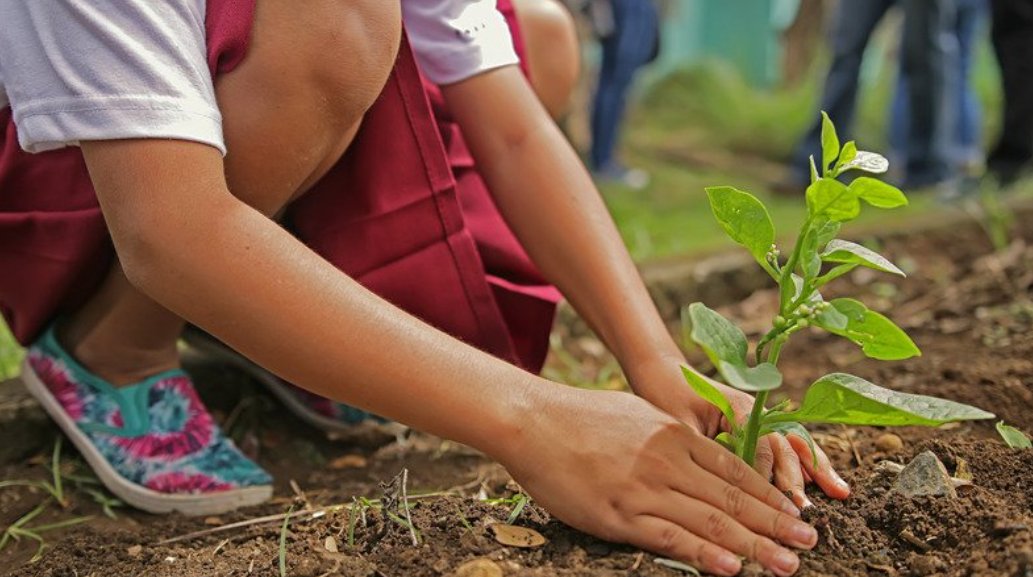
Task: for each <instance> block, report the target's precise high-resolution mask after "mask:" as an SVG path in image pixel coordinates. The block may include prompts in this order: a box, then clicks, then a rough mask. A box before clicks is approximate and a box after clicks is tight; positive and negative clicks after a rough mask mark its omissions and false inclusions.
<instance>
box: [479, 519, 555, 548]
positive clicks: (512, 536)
mask: <svg viewBox="0 0 1033 577" xmlns="http://www.w3.org/2000/svg"><path fill="white" fill-rule="evenodd" d="M491 530H492V532H494V533H495V540H496V541H498V542H499V543H502V544H503V545H508V546H509V547H520V548H523V549H531V548H534V547H541V546H542V545H544V544H545V542H546V541H545V537H543V536H542V534H541V533H539V532H538V531H535V530H534V529H528V528H527V527H518V526H516V525H506V524H504V523H498V524H495V525H492V526H491Z"/></svg>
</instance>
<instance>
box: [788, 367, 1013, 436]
mask: <svg viewBox="0 0 1033 577" xmlns="http://www.w3.org/2000/svg"><path fill="white" fill-rule="evenodd" d="M993 416H994V415H993V413H988V412H986V411H984V410H982V409H978V408H976V407H973V406H970V405H964V404H962V403H956V402H954V401H948V400H946V399H938V398H936V397H927V396H925V395H912V394H908V393H900V392H897V391H891V390H889V389H884V388H882V387H879V386H876V385H873V384H872V383H869V382H868V381H866V380H864V379H862V378H860V377H855V376H854V375H847V374H844V373H833V374H830V375H825V376H824V377H822V378H820V379H818V380H817V381H815V382H814V384H812V385H811V386H810V388H808V389H807V393H806V394H805V395H804V398H803V402H802V403H801V404H800V408H799V409H798V410H796V411H792V412H789V413H782V414H778V415H771V416H770V417H769V418H768V419H769V421H768V422H769V423H777V422H793V421H795V422H799V423H841V424H844V425H872V426H880V427H892V426H904V425H921V426H927V427H935V426H939V425H942V424H944V423H950V422H952V421H968V420H976V419H990V418H993Z"/></svg>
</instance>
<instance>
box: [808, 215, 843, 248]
mask: <svg viewBox="0 0 1033 577" xmlns="http://www.w3.org/2000/svg"><path fill="white" fill-rule="evenodd" d="M842 227H843V225H842V224H841V223H838V222H836V221H834V220H829V219H820V220H819V222H818V223H815V225H814V230H816V231H817V235H818V246H820V247H824V246H826V245H828V244H829V243H830V242H832V239H834V238H836V235H837V234H839V229H840V228H842Z"/></svg>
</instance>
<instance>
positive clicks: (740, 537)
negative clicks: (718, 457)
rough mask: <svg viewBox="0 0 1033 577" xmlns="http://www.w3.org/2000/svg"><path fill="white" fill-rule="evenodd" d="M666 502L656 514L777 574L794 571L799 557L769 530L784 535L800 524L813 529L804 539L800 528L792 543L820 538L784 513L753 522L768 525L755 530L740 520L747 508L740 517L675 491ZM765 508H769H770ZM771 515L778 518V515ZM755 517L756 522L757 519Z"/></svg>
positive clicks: (744, 515)
mask: <svg viewBox="0 0 1033 577" xmlns="http://www.w3.org/2000/svg"><path fill="white" fill-rule="evenodd" d="M710 483H713V484H716V485H718V487H716V489H717V491H718V492H724V491H725V488H724V487H721V485H725V484H724V483H721V482H720V481H717V480H716V479H715V480H713V481H708V484H710ZM725 487H727V485H725ZM733 489H734V487H733ZM665 502H666V503H668V504H669V506H667V507H665V508H664V510H663V511H662V512H657V513H654V514H655V515H656V516H658V517H661V518H663V519H666V520H668V521H671V522H673V523H675V524H677V525H679V526H681V527H684V528H685V529H687V530H688V531H690V532H691V533H693V534H694V535H697V536H699V537H702V538H703V539H705V540H707V541H710V542H711V543H716V544H718V545H720V546H722V547H726V548H727V549H728V550H729V551H732V552H733V553H736V554H738V555H741V556H743V557H746V558H748V559H752V560H753V561H756V562H758V563H760V564H761V565H763V566H764V567H766V568H767V569H769V570H771V571H773V572H775V573H776V574H777V575H789V574H792V573H793V572H795V571H796V568H797V566H799V564H800V560H799V558H797V556H796V554H795V553H793V552H792V551H790V550H789V549H787V548H785V547H783V546H781V545H779V544H778V543H776V542H775V541H774V540H773V539H772V538H770V537H769V536H768V535H766V533H768V532H773V531H777V532H779V533H782V534H789V533H792V530H791V527H792V526H793V525H797V524H798V525H800V526H801V527H802V529H806V531H807V532H810V534H809V535H807V536H806V539H804V538H803V537H804V536H803V535H802V533H804V531H803V530H801V538H800V539H796V538H794V539H792V540H790V541H789V544H792V545H798V546H801V547H810V546H813V545H814V543H815V542H817V540H818V537H817V534H816V533H814V529H812V528H811V527H810V526H809V525H807V524H806V523H803V522H802V521H799V520H796V519H793V518H791V517H789V516H788V515H785V514H776V515H777V517H778V518H780V519H781V522H779V521H774V522H773V521H770V520H769V521H767V522H766V523H764V522H760V523H754V524H762V525H765V527H764V530H763V532H760V531H758V532H754V531H751V530H750V529H749V528H748V527H746V526H745V525H744V524H743V523H742V522H741V521H743V518H745V517H747V514H746V511H747V509H749V508H748V507H746V508H744V509H743V514H742V515H741V517H739V518H738V519H737V518H735V517H733V516H732V515H730V514H728V513H726V512H725V511H722V510H721V509H720V508H719V507H715V506H713V505H710V504H709V503H705V502H703V501H700V500H698V499H694V498H691V497H689V496H686V495H683V494H681V493H679V492H676V491H671V492H670V493H669V495H668V497H667V498H666V499H665ZM762 508H763V509H767V507H762ZM770 518H775V515H773V516H771V517H770ZM754 520H755V521H757V519H754ZM779 523H781V524H782V526H781V527H772V525H773V524H776V525H777V524H779ZM797 540H799V541H804V540H807V541H809V542H808V543H807V544H806V545H803V544H798V543H797V542H796V541H797Z"/></svg>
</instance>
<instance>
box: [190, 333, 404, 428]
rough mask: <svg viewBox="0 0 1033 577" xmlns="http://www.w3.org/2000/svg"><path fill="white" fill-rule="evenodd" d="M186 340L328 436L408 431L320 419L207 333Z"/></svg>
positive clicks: (268, 375) (267, 374)
mask: <svg viewBox="0 0 1033 577" xmlns="http://www.w3.org/2000/svg"><path fill="white" fill-rule="evenodd" d="M183 340H184V341H186V343H187V344H188V345H190V347H191V348H193V349H194V350H196V351H198V352H200V353H203V354H205V355H209V356H211V357H213V358H215V359H218V360H220V361H222V362H225V363H227V364H229V365H232V366H234V367H236V368H238V369H240V370H241V371H244V372H245V373H247V374H248V375H250V376H251V377H252V378H254V379H255V380H257V381H258V382H259V383H262V386H264V387H265V388H266V389H268V390H269V392H271V393H272V394H273V396H275V397H276V398H277V399H279V401H280V402H281V403H283V404H284V406H286V407H287V410H289V411H290V412H291V413H294V415H295V416H296V417H298V418H299V419H301V420H302V421H304V422H305V423H306V424H307V425H311V426H313V427H315V428H317V429H320V430H323V431H326V432H328V433H335V434H340V435H344V436H345V437H346V438H347V437H351V436H360V435H362V434H366V433H383V434H385V435H390V436H392V437H394V436H397V435H398V434H400V433H401V432H403V431H405V430H406V429H407V427H405V425H402V424H400V423H375V422H372V421H366V422H363V423H342V422H341V421H338V420H337V419H333V418H330V417H327V416H324V415H321V414H319V413H317V412H315V411H313V410H312V409H310V408H309V407H308V405H306V404H305V403H304V402H302V401H301V400H299V399H298V397H296V396H295V395H294V393H293V392H291V390H290V388H288V387H287V386H286V385H284V384H283V381H281V380H280V378H279V377H277V376H276V375H274V374H273V373H270V372H269V371H267V370H265V369H263V368H262V367H260V366H258V365H256V364H255V363H253V362H251V361H249V360H248V359H247V358H245V357H244V356H242V355H240V354H237V353H236V352H235V351H233V349H230V348H229V347H227V346H226V345H224V344H222V343H221V342H220V341H217V340H215V339H214V338H213V337H211V336H210V335H208V334H207V333H203V332H201V331H199V330H191V329H189V328H188V329H187V332H186V334H185V335H184V339H183Z"/></svg>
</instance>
